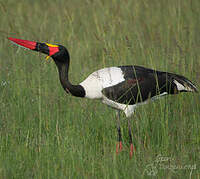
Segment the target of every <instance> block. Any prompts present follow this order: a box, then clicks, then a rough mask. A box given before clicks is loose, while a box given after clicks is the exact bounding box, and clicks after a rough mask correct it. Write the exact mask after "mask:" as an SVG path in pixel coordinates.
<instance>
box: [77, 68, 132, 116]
mask: <svg viewBox="0 0 200 179" xmlns="http://www.w3.org/2000/svg"><path fill="white" fill-rule="evenodd" d="M123 81H125V78H124V74H123V72H122V70H121V69H120V68H118V67H109V68H103V69H100V70H98V71H95V72H93V73H92V74H90V75H89V76H88V77H87V78H86V79H85V80H84V81H83V82H81V83H80V85H81V86H83V88H84V89H85V92H86V95H85V97H86V98H89V99H101V100H102V102H103V103H104V104H107V105H108V106H111V107H113V108H115V109H118V110H121V111H124V113H125V114H126V116H127V117H130V116H131V115H132V114H133V112H134V108H135V107H136V105H126V104H121V103H117V102H115V101H112V100H110V99H108V98H107V97H106V96H105V95H103V93H102V90H103V89H104V88H107V87H111V86H114V85H117V84H119V83H121V82H123Z"/></svg>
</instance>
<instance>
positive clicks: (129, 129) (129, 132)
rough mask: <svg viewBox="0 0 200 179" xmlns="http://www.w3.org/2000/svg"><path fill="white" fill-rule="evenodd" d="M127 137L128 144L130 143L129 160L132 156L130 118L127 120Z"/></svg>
mask: <svg viewBox="0 0 200 179" xmlns="http://www.w3.org/2000/svg"><path fill="white" fill-rule="evenodd" d="M128 135H129V143H130V158H132V156H133V148H134V147H133V138H132V132H131V124H130V118H129V119H128Z"/></svg>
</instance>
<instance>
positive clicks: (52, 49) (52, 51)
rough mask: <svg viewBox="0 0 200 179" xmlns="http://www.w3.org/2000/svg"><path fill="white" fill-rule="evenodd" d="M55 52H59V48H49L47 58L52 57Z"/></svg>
mask: <svg viewBox="0 0 200 179" xmlns="http://www.w3.org/2000/svg"><path fill="white" fill-rule="evenodd" d="M57 52H59V47H49V56H52V55H54V54H55V53H57Z"/></svg>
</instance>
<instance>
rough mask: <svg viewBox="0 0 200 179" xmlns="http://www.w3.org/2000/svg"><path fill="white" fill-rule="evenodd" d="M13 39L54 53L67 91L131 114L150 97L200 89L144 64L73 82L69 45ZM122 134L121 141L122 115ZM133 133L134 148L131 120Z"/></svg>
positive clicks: (187, 81) (180, 78)
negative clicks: (67, 46)
mask: <svg viewBox="0 0 200 179" xmlns="http://www.w3.org/2000/svg"><path fill="white" fill-rule="evenodd" d="M9 40H11V41H12V42H14V43H15V44H18V45H20V46H23V47H25V48H28V49H31V50H34V51H39V52H42V53H45V54H47V55H48V56H51V57H52V58H53V60H54V62H55V64H56V65H57V67H58V72H59V78H60V82H61V84H62V86H63V88H64V90H65V91H66V92H67V93H70V94H72V95H73V96H77V97H85V98H89V99H99V100H102V102H103V103H105V104H107V105H108V106H111V107H112V108H115V109H117V110H118V111H119V110H120V111H123V112H124V113H125V115H126V116H127V117H130V116H131V115H132V114H133V113H134V109H135V108H136V107H137V106H138V105H141V104H145V103H146V102H147V101H148V100H154V99H157V98H158V97H161V96H164V95H167V94H178V93H179V92H197V88H196V86H195V85H194V84H193V83H192V82H191V81H190V80H188V79H187V78H185V77H183V76H181V75H176V74H173V73H168V72H161V71H156V70H152V69H149V68H144V67H141V66H118V67H109V68H103V69H100V70H98V71H95V72H93V73H92V74H90V75H89V76H88V78H86V79H85V80H84V81H83V82H81V83H80V84H79V85H72V84H71V83H70V82H69V79H68V70H69V63H70V57H69V53H68V51H67V49H66V48H65V47H63V46H61V45H51V44H48V43H39V42H33V41H27V40H21V39H15V38H9ZM118 135H119V142H120V145H121V130H120V125H119V115H118ZM129 136H130V143H131V152H132V150H133V146H132V136H131V128H130V124H129ZM131 155H132V154H131Z"/></svg>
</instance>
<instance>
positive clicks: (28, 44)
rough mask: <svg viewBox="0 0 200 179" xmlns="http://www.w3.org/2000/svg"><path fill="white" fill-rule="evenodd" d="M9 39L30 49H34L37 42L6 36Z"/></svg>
mask: <svg viewBox="0 0 200 179" xmlns="http://www.w3.org/2000/svg"><path fill="white" fill-rule="evenodd" d="M8 39H9V40H11V41H12V42H14V43H16V44H18V45H20V46H23V47H25V48H28V49H30V50H34V49H35V47H36V44H37V42H33V41H29V40H22V39H16V38H12V37H8Z"/></svg>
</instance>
